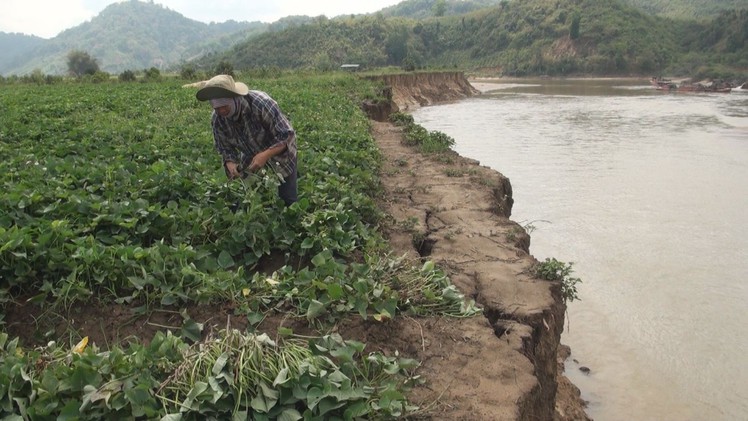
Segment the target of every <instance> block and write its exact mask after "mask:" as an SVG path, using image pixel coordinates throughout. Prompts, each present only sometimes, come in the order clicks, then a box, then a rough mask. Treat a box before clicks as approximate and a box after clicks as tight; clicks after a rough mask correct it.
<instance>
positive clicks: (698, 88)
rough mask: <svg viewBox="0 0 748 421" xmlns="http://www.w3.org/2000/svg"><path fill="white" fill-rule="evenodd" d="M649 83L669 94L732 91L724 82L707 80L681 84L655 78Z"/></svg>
mask: <svg viewBox="0 0 748 421" xmlns="http://www.w3.org/2000/svg"><path fill="white" fill-rule="evenodd" d="M649 81H650V83H651V84H652V86H653V87H654V88H655V89H657V90H659V91H668V92H704V93H711V92H717V93H728V92H731V90H732V86H730V84H729V83H725V82H722V81H710V80H705V81H701V82H690V81H689V80H688V79H686V80H684V81H682V82H680V83H676V82H674V81H672V80H670V79H662V78H659V77H653V78H651V79H650V80H649ZM743 86H745V85H743Z"/></svg>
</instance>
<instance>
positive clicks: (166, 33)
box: [0, 0, 268, 74]
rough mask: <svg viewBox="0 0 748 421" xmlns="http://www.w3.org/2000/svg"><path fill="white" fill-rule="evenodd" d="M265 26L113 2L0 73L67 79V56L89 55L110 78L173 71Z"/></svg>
mask: <svg viewBox="0 0 748 421" xmlns="http://www.w3.org/2000/svg"><path fill="white" fill-rule="evenodd" d="M267 27H268V24H266V23H261V22H252V23H248V22H235V21H228V22H224V23H211V24H205V23H202V22H197V21H194V20H191V19H187V18H185V17H184V16H182V15H181V14H179V13H177V12H175V11H172V10H170V9H168V8H165V7H163V6H161V5H157V4H153V3H152V2H141V1H138V0H130V1H125V2H120V3H113V4H111V5H109V6H108V7H107V8H105V9H104V10H103V11H102V12H101V13H100V14H99V15H97V16H96V17H94V18H93V19H91V21H89V22H86V23H83V24H81V25H79V26H76V27H74V28H71V29H68V30H65V31H63V32H62V33H60V34H59V35H58V36H56V37H55V38H52V39H50V40H47V41H45V42H43V43H39V45H37V46H36V48H34V49H32V50H30V51H28V50H27V52H26V53H25V54H24V56H25V57H26V58H27V59H26V60H24V61H23V62H19V61H10V60H9V61H8V62H6V61H5V60H2V61H0V63H2V64H0V73H3V74H27V73H30V72H31V71H32V70H34V69H40V70H41V71H42V72H43V73H45V74H65V73H66V72H67V61H66V60H67V54H68V53H69V52H70V51H71V50H74V49H77V50H83V51H86V52H87V53H89V54H90V55H91V56H92V57H94V58H95V59H96V60H97V62H98V64H99V67H100V68H101V69H102V70H104V71H107V72H110V73H119V72H122V71H124V70H128V69H129V70H139V69H145V68H151V67H156V68H159V69H167V68H170V67H173V66H176V65H178V64H179V63H181V62H183V61H184V60H188V59H191V58H195V57H200V56H202V55H205V54H207V53H209V52H211V51H216V50H219V51H220V50H225V49H227V48H229V47H231V46H232V45H233V44H235V43H236V42H239V41H242V40H244V39H247V38H248V37H251V36H252V35H253V34H256V33H260V32H264V31H266V30H267Z"/></svg>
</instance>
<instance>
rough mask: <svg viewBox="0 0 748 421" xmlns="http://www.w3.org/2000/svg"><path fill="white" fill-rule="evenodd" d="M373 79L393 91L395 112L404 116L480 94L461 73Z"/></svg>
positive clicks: (393, 110) (392, 102)
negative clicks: (411, 110)
mask: <svg viewBox="0 0 748 421" xmlns="http://www.w3.org/2000/svg"><path fill="white" fill-rule="evenodd" d="M370 79H375V80H380V81H382V82H384V84H385V85H386V86H387V89H389V90H390V95H391V98H392V100H391V104H390V108H391V111H392V112H397V111H403V112H404V111H407V110H410V109H413V108H417V107H420V106H425V105H431V104H436V103H439V102H445V101H454V100H457V99H462V98H466V97H469V96H473V95H477V94H478V93H479V92H478V90H476V89H475V88H473V86H472V85H471V84H470V83H469V82H468V81H467V79H465V75H464V74H463V73H461V72H434V73H404V74H394V75H382V76H371V77H370ZM379 121H381V120H379Z"/></svg>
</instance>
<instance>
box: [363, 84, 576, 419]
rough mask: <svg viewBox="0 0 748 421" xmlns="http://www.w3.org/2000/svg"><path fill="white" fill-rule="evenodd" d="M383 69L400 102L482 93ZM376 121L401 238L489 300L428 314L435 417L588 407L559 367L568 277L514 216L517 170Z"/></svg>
mask: <svg viewBox="0 0 748 421" xmlns="http://www.w3.org/2000/svg"><path fill="white" fill-rule="evenodd" d="M383 78H386V79H385V83H386V84H387V85H386V86H387V87H388V90H389V91H390V92H391V93H392V102H393V103H395V106H394V107H392V108H393V109H398V110H404V109H405V110H407V109H409V108H413V107H416V106H421V105H429V104H435V103H438V102H442V101H451V100H456V99H460V98H464V97H467V96H472V95H475V94H476V93H477V91H475V90H474V88H472V87H471V88H470V89H466V88H465V87H464V85H469V82H468V81H467V80H466V79H465V77H464V76H463V75H462V74H460V73H450V74H445V73H436V74H432V75H429V74H412V75H411V74H408V75H388V76H386V77H383ZM419 83H422V84H423V85H419ZM440 87H444V89H443V90H440ZM400 101H403V102H400ZM414 101H415V102H414ZM376 120H379V118H377V119H376ZM372 126H373V131H374V135H375V138H376V140H377V143H378V146H379V147H380V149H381V150H382V153H383V156H384V158H385V161H384V165H383V168H382V180H383V185H384V189H385V196H384V197H385V198H386V200H384V203H383V204H382V206H383V208H384V209H385V211H386V212H387V213H388V214H389V215H390V216H391V218H390V226H389V227H388V228H387V229H386V235H387V236H388V238H389V240H390V242H391V244H392V245H393V248H394V249H395V251H396V252H400V253H410V254H411V255H412V256H413V257H416V258H417V257H421V258H428V259H431V260H433V261H435V262H436V263H437V264H438V265H439V266H440V267H442V268H444V269H445V270H446V271H447V272H448V274H449V276H450V278H451V279H452V282H453V283H454V284H455V285H456V286H457V287H458V288H459V289H460V290H461V291H462V292H463V293H464V294H466V296H469V297H472V298H474V299H475V300H476V302H477V303H479V304H480V305H481V306H482V307H483V309H484V316H485V317H475V318H470V319H464V320H458V321H445V320H440V321H438V322H436V323H434V324H433V326H432V325H431V324H429V325H428V326H427V325H423V326H421V338H422V344H421V345H422V346H419V347H414V348H415V352H417V353H418V354H419V355H416V358H419V360H421V361H423V365H422V373H423V375H424V378H425V379H426V385H425V386H424V387H420V388H417V389H416V390H415V392H414V397H413V399H414V401H415V402H416V403H418V404H420V405H421V406H427V405H428V403H429V402H433V401H434V399H436V400H438V401H439V402H440V404H439V406H438V408H437V409H436V410H435V411H431V415H430V417H429V418H430V419H440V420H587V419H589V418H588V417H587V416H586V414H585V413H584V407H583V403H582V401H581V400H580V399H579V394H578V390H577V389H576V388H575V387H574V386H573V385H571V384H570V383H569V382H568V380H566V379H565V378H564V377H563V374H562V373H563V372H562V369H559V359H558V356H559V351H563V347H562V346H561V344H560V338H561V332H562V330H563V326H564V315H565V310H566V306H565V304H564V301H563V298H562V296H561V286H560V284H559V283H557V282H548V281H544V280H539V279H537V278H535V277H534V276H533V267H534V265H536V264H537V260H536V259H535V258H534V257H533V256H532V255H531V254H530V252H529V245H530V237H529V235H528V234H527V233H526V231H525V229H524V228H523V227H522V226H520V225H519V224H517V223H515V222H513V221H511V220H510V219H509V218H510V216H511V206H512V204H513V201H512V197H511V196H512V190H511V184H510V183H509V180H508V179H507V178H506V177H504V176H503V175H501V174H500V173H498V172H497V171H494V170H492V169H490V168H487V167H484V166H481V165H480V164H479V163H478V162H476V161H474V160H470V159H467V158H464V157H461V156H459V155H458V154H456V153H454V152H451V153H445V154H443V155H439V156H438V157H437V156H434V155H423V154H420V153H418V152H416V151H415V150H414V149H413V148H411V147H408V146H405V145H404V144H403V142H402V132H401V130H400V128H398V127H396V126H394V125H392V124H389V123H387V122H382V121H375V122H373V123H372ZM424 332H425V333H424ZM433 333H436V334H437V336H432V335H431V334H433ZM429 348H431V349H429ZM561 361H562V360H561Z"/></svg>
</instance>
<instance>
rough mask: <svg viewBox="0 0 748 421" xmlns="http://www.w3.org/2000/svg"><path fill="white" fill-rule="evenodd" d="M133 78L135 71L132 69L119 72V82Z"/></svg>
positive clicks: (129, 80) (131, 80)
mask: <svg viewBox="0 0 748 421" xmlns="http://www.w3.org/2000/svg"><path fill="white" fill-rule="evenodd" d="M135 79H136V78H135V73H134V72H133V71H132V70H125V71H124V72H122V73H120V74H119V81H120V82H134V81H135Z"/></svg>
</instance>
